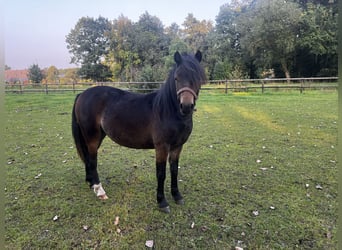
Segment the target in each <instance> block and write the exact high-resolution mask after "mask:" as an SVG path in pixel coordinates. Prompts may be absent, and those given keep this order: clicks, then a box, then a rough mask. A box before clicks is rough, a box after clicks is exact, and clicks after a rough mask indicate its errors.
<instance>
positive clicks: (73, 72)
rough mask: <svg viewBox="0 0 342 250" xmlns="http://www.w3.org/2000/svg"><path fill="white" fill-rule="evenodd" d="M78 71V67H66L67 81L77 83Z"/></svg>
mask: <svg viewBox="0 0 342 250" xmlns="http://www.w3.org/2000/svg"><path fill="white" fill-rule="evenodd" d="M77 71H78V69H77V68H72V69H66V70H65V76H64V78H65V80H66V82H68V83H70V82H71V83H76V82H77V80H78V76H77Z"/></svg>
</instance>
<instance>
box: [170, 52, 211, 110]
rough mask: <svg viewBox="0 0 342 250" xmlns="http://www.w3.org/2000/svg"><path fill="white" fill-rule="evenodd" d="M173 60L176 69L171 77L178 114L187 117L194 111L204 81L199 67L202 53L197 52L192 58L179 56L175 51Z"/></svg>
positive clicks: (190, 56)
mask: <svg viewBox="0 0 342 250" xmlns="http://www.w3.org/2000/svg"><path fill="white" fill-rule="evenodd" d="M174 60H175V62H176V69H175V71H174V75H173V77H174V80H175V85H176V92H177V99H178V102H179V109H180V113H181V114H182V115H189V114H192V112H193V111H194V108H195V105H196V100H197V98H198V94H199V90H200V88H201V84H203V83H204V82H205V80H206V77H205V73H204V70H203V68H202V66H201V65H200V62H201V60H202V53H201V52H200V51H197V52H196V54H195V55H194V56H193V55H188V54H180V53H179V52H178V51H177V52H176V53H175V54H174Z"/></svg>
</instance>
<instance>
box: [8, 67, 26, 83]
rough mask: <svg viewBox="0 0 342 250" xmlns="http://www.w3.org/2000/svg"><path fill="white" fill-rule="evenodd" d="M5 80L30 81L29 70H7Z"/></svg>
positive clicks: (12, 81) (10, 81) (14, 81)
mask: <svg viewBox="0 0 342 250" xmlns="http://www.w3.org/2000/svg"><path fill="white" fill-rule="evenodd" d="M5 81H6V82H7V83H19V82H20V83H24V84H25V83H29V79H28V70H27V69H23V70H12V69H10V70H5Z"/></svg>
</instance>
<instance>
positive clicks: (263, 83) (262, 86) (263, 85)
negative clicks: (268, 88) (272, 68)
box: [261, 80, 265, 93]
mask: <svg viewBox="0 0 342 250" xmlns="http://www.w3.org/2000/svg"><path fill="white" fill-rule="evenodd" d="M264 90H265V82H264V80H262V81H261V93H264Z"/></svg>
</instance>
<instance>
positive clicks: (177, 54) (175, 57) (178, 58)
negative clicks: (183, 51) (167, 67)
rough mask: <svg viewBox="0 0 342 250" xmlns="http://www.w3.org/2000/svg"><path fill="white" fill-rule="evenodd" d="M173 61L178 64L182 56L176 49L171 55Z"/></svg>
mask: <svg viewBox="0 0 342 250" xmlns="http://www.w3.org/2000/svg"><path fill="white" fill-rule="evenodd" d="M173 58H174V60H175V62H176V63H177V65H180V64H181V62H182V56H181V55H180V54H179V52H178V51H176V53H175V54H174V56H173Z"/></svg>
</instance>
